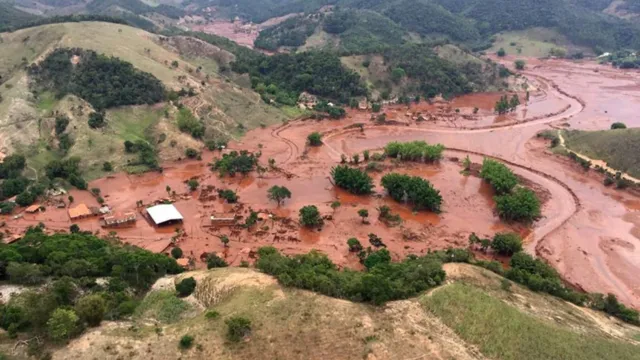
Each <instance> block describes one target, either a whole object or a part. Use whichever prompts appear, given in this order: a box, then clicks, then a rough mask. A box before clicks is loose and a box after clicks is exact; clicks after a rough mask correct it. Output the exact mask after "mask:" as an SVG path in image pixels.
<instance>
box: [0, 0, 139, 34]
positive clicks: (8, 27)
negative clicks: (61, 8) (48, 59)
mask: <svg viewBox="0 0 640 360" xmlns="http://www.w3.org/2000/svg"><path fill="white" fill-rule="evenodd" d="M2 6H3V4H1V3H0V7H2ZM0 10H2V9H1V8H0ZM2 16H3V14H2V13H0V18H1V17H2ZM81 21H103V22H110V23H114V24H126V25H131V26H136V24H134V23H130V22H128V21H127V20H125V19H123V18H120V17H113V16H107V15H66V16H53V17H47V18H39V17H30V18H28V19H26V20H24V21H14V22H8V23H7V22H4V21H2V20H1V19H0V32H2V31H16V30H20V29H26V28H30V27H34V26H41V25H47V24H61V23H67V22H81Z"/></svg>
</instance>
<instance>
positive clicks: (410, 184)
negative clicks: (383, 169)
mask: <svg viewBox="0 0 640 360" xmlns="http://www.w3.org/2000/svg"><path fill="white" fill-rule="evenodd" d="M381 184H382V186H383V187H384V188H385V189H386V190H387V193H388V194H389V196H391V198H393V199H394V200H395V201H398V202H404V203H407V204H410V205H411V206H413V209H414V210H429V211H433V212H440V206H441V205H442V196H441V195H440V191H438V190H436V189H435V188H434V187H433V185H431V183H430V182H429V181H427V180H425V179H423V178H421V177H418V176H409V175H404V174H396V173H391V174H387V175H385V176H383V177H382V181H381Z"/></svg>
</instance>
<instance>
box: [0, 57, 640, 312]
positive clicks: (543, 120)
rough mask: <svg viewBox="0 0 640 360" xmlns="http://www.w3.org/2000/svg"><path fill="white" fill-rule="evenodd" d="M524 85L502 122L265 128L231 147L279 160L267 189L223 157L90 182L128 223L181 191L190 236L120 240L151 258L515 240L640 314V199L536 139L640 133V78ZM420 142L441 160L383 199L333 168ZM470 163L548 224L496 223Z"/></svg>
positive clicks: (568, 68) (548, 75)
mask: <svg viewBox="0 0 640 360" xmlns="http://www.w3.org/2000/svg"><path fill="white" fill-rule="evenodd" d="M512 60H513V59H506V60H505V61H507V62H509V63H511V62H512ZM523 75H524V76H526V78H527V84H528V86H529V93H530V100H529V102H527V103H526V104H524V102H525V101H524V92H522V93H520V94H519V95H520V97H521V99H522V102H523V105H521V106H520V107H519V108H518V109H517V111H516V112H515V113H513V114H509V115H506V116H495V115H494V114H493V113H492V108H493V105H494V104H495V101H496V100H497V99H498V98H499V97H500V95H501V94H475V95H467V96H464V97H460V98H457V99H454V100H453V101H451V102H434V103H431V104H430V103H427V102H422V103H420V104H412V105H411V106H410V107H407V106H404V105H402V106H401V105H391V106H387V107H386V108H385V109H384V111H385V113H386V114H387V120H392V121H390V122H389V123H386V124H379V125H378V124H375V122H374V121H372V120H371V116H372V114H371V113H370V112H368V111H358V110H350V111H349V112H348V116H347V117H346V118H345V119H342V120H337V121H334V120H323V121H316V120H306V121H294V122H290V123H289V124H283V125H281V126H277V127H270V128H265V129H256V130H253V131H250V132H249V133H248V134H246V136H244V137H243V138H242V140H241V142H237V143H232V144H230V148H232V149H238V150H240V149H245V150H250V151H261V152H262V157H261V158H260V160H261V163H262V164H263V165H264V166H266V164H267V159H269V158H273V159H275V161H276V165H277V167H278V168H279V170H271V171H268V172H267V173H266V174H264V176H263V177H259V176H258V175H257V174H251V175H249V176H247V177H244V178H243V177H241V176H236V177H235V178H220V177H218V175H217V174H216V173H214V172H212V171H211V170H210V169H209V167H208V165H207V163H209V162H210V161H212V159H214V158H215V157H219V156H220V153H218V152H208V151H205V152H204V154H203V160H202V161H196V160H188V161H182V162H178V163H171V164H164V168H165V170H164V172H163V173H161V174H160V173H154V174H146V175H143V176H127V175H125V174H117V175H115V176H114V177H111V178H105V179H99V180H96V181H94V182H93V183H91V184H90V188H91V187H98V188H100V189H101V191H102V195H103V197H104V198H105V200H106V203H107V204H109V205H110V206H111V207H112V208H113V209H114V210H115V211H116V212H126V211H135V210H136V203H137V202H138V201H139V200H141V201H143V203H144V204H150V203H152V202H154V201H159V200H161V199H163V198H167V197H168V193H167V190H166V188H167V186H169V187H170V188H171V189H172V191H175V192H176V193H177V195H176V196H174V197H173V200H175V205H176V207H177V208H178V210H179V211H180V212H181V213H182V214H183V215H184V217H185V221H184V224H183V225H181V226H177V227H178V228H180V229H182V231H181V233H179V234H178V233H177V232H176V231H175V229H176V226H170V227H166V228H155V227H153V226H151V225H150V224H149V223H147V221H146V220H145V219H144V218H142V217H139V219H138V221H137V223H136V225H135V226H134V227H131V228H126V229H119V230H114V231H115V232H116V234H117V235H118V236H119V237H120V238H122V239H123V240H124V241H127V242H131V243H135V244H137V245H140V246H145V247H148V248H150V249H157V248H161V247H162V246H164V245H168V244H169V243H170V240H171V238H174V240H175V241H176V244H177V245H178V246H180V247H181V248H182V249H183V250H185V254H187V255H189V256H193V257H195V258H199V256H200V254H201V253H203V252H212V251H213V252H218V253H221V254H222V255H223V256H225V257H226V258H227V261H229V262H230V263H232V264H234V265H238V264H239V263H240V261H241V260H250V254H251V251H252V250H255V249H257V248H258V247H259V246H264V245H273V246H276V247H278V248H279V249H281V250H283V251H284V252H285V253H289V254H293V253H303V252H307V251H309V250H311V249H318V250H321V251H323V252H325V253H327V254H328V255H329V256H330V257H331V259H332V260H334V261H335V262H337V263H338V264H340V265H343V266H350V267H354V268H357V267H358V263H357V259H356V258H355V257H354V256H353V255H351V254H349V252H348V249H347V246H346V240H347V239H348V238H350V237H357V238H358V239H359V240H360V241H361V242H362V243H363V244H365V246H366V245H368V241H367V235H368V234H369V233H375V234H377V235H378V236H380V237H381V238H382V239H383V241H384V242H385V243H386V244H387V245H388V247H389V249H390V251H391V252H392V253H393V256H394V257H395V258H396V259H400V258H402V257H403V256H405V255H407V254H409V253H414V254H419V253H424V252H426V251H428V250H429V249H433V250H435V249H443V248H447V247H449V246H465V245H466V243H467V237H468V235H469V233H471V232H476V233H478V234H481V235H486V236H490V235H492V234H493V233H495V232H498V231H518V232H520V233H522V234H523V235H525V236H526V241H527V245H526V246H527V250H528V251H529V252H531V253H535V254H537V255H539V256H542V257H543V258H544V259H546V260H548V261H549V262H550V263H551V264H552V265H553V266H554V267H555V268H556V269H558V271H559V272H560V273H561V274H562V276H563V277H564V278H565V279H566V280H568V281H569V282H571V283H572V284H574V285H576V286H578V287H580V288H583V289H585V290H587V291H597V292H603V293H607V292H612V293H614V294H616V295H617V296H618V298H619V299H621V301H623V302H625V303H627V304H629V305H633V306H635V307H640V279H638V278H637V277H635V276H634V274H635V273H636V272H637V269H638V268H639V267H640V249H638V246H639V245H640V243H639V240H640V211H639V210H640V201H639V200H638V199H637V198H635V197H634V196H633V195H632V194H630V193H628V192H620V191H616V190H613V189H606V188H605V187H604V186H603V185H602V184H601V181H600V180H599V179H598V178H597V177H596V176H592V175H590V174H585V173H584V172H583V170H581V169H580V168H579V167H578V166H576V165H575V164H572V163H570V162H569V161H567V160H566V159H564V158H561V157H558V156H556V155H552V154H551V153H550V152H549V151H548V150H547V149H546V144H545V143H544V142H543V141H541V140H539V139H535V134H536V133H538V132H539V131H541V130H545V129H548V128H549V125H550V124H554V125H556V126H570V127H571V128H579V129H588V130H595V129H607V128H609V126H610V124H611V123H612V122H615V121H621V122H624V123H626V124H627V125H628V126H638V125H640V120H639V119H638V118H636V117H635V116H634V115H635V114H637V113H638V110H639V109H640V102H639V100H638V97H639V96H640V92H639V91H640V85H638V79H639V78H640V75H639V74H638V73H637V72H631V71H620V70H615V69H612V68H610V67H608V66H604V65H596V64H593V63H587V62H584V63H576V62H569V61H561V60H548V61H539V60H530V61H528V66H527V70H525V71H524V73H523ZM476 107H477V108H478V111H477V112H476V113H475V114H474V111H473V109H474V108H476ZM456 109H458V111H456ZM356 123H362V124H364V130H363V131H361V130H360V129H359V128H358V127H355V126H353V125H354V124H356ZM313 131H319V132H322V133H324V134H325V135H324V138H323V139H324V145H323V146H321V147H318V148H308V147H307V146H306V145H305V142H306V137H307V135H308V134H309V133H311V132H313ZM411 140H425V141H427V142H430V143H442V144H444V145H445V146H446V147H447V151H446V152H445V159H444V160H442V161H441V162H440V163H439V164H432V165H426V164H394V163H393V162H391V161H387V162H385V163H384V164H383V168H384V170H383V171H382V172H380V173H374V177H375V181H376V185H377V187H376V194H375V195H373V196H368V197H357V196H353V195H350V194H347V193H345V192H343V191H340V190H337V189H335V188H334V187H333V185H332V184H331V182H330V180H329V172H330V169H331V167H332V166H335V165H336V164H338V163H339V161H340V156H341V155H342V154H345V155H352V154H355V153H362V151H364V150H372V151H375V150H376V149H380V148H381V147H383V146H384V145H385V144H386V143H388V142H390V141H411ZM466 155H470V157H471V159H472V160H473V161H474V162H476V163H479V162H481V161H482V157H484V156H492V157H495V158H497V159H500V160H502V161H504V162H506V163H507V164H508V165H509V166H510V167H511V168H512V169H513V170H514V172H515V173H516V174H518V175H519V176H521V177H522V178H523V179H526V182H527V184H528V185H531V186H532V187H533V188H534V189H535V190H536V191H537V192H538V193H539V194H540V195H541V196H542V198H543V199H545V202H544V206H543V211H542V213H543V217H542V218H541V219H540V220H538V221H537V222H536V223H534V224H533V226H532V228H530V229H526V228H524V227H522V226H514V225H511V224H505V223H503V222H501V221H500V220H499V219H498V218H497V216H496V215H495V214H494V211H493V208H494V204H493V200H492V197H493V194H492V190H491V189H490V188H489V187H488V186H487V185H486V184H484V183H482V182H481V181H480V180H479V179H478V178H477V177H475V176H473V175H472V176H464V175H463V174H461V172H460V171H461V170H462V168H461V166H460V164H459V161H457V159H461V158H463V157H464V156H466ZM363 166H364V165H363ZM389 171H397V172H402V173H409V174H412V175H418V176H422V177H425V178H427V179H429V180H430V181H431V182H432V183H433V184H434V186H435V187H436V188H438V189H439V190H440V191H441V193H442V195H443V198H444V204H443V212H442V213H440V214H433V213H413V212H411V210H410V209H409V208H408V207H405V206H404V205H402V204H397V203H395V202H393V201H392V200H390V199H388V198H386V197H385V196H384V193H383V191H382V189H381V188H380V186H379V178H380V177H381V176H382V175H383V174H384V173H386V172H389ZM192 177H196V178H198V180H199V182H200V190H198V191H195V192H189V191H188V189H187V186H186V184H185V181H187V180H188V179H190V178H192ZM273 185H284V186H286V187H288V188H289V189H290V190H291V192H292V193H293V197H292V199H290V200H287V201H285V203H284V204H283V205H282V206H280V207H278V206H277V205H276V204H275V203H274V202H269V201H268V199H267V195H266V193H267V189H268V188H269V187H271V186H273ZM218 188H230V189H233V190H236V191H237V192H238V194H239V196H240V204H238V205H229V204H224V203H223V202H222V201H221V200H219V199H216V196H215V194H216V192H215V190H211V189H218ZM208 189H209V190H208ZM73 196H74V197H75V199H76V201H75V202H76V203H79V202H85V203H86V204H88V205H97V202H96V200H95V198H94V197H93V196H91V195H90V194H89V193H88V192H79V191H73ZM334 201H340V203H341V206H340V207H339V208H337V209H332V208H331V207H330V204H331V203H332V202H334ZM305 205H316V206H318V208H319V209H320V211H321V213H322V214H323V215H325V216H326V217H327V219H326V221H325V226H323V227H322V229H321V230H313V231H311V230H304V229H300V227H299V225H298V223H297V220H298V210H299V209H300V208H301V207H303V206H305ZM381 205H389V206H391V207H392V209H393V212H394V213H397V214H399V215H400V216H401V217H402V219H403V223H402V225H399V226H389V225H387V224H384V223H382V222H381V221H379V220H377V211H376V208H377V207H379V206H381ZM250 208H252V209H253V210H256V211H261V212H262V213H263V218H264V220H262V221H260V222H259V223H258V225H257V226H255V227H254V228H253V229H252V230H251V231H248V230H246V229H233V230H232V229H228V228H225V229H214V228H211V227H209V226H208V225H209V220H208V219H209V216H210V214H211V213H213V212H222V211H225V212H231V211H232V212H236V214H238V215H241V216H247V215H248V213H249V209H250ZM361 208H365V209H367V210H369V214H370V216H369V219H368V223H366V224H364V223H362V221H361V219H360V217H359V216H358V214H357V210H358V209H361ZM269 213H270V214H272V217H269V216H268V214H269ZM5 221H6V222H7V225H6V229H7V230H8V231H9V232H10V233H17V232H19V231H20V230H22V229H24V228H25V227H26V226H29V225H35V224H37V223H38V222H41V221H42V222H44V223H45V224H46V225H47V228H49V229H53V230H66V229H68V227H69V226H70V225H71V221H69V219H68V215H67V212H66V209H55V208H53V207H48V208H47V210H46V212H44V213H40V214H33V215H29V214H25V215H24V217H23V218H21V219H12V218H6V219H5ZM78 224H79V225H80V226H81V227H82V228H83V229H85V230H91V231H94V232H95V231H99V232H100V233H101V234H103V235H104V234H107V233H108V232H109V231H110V230H107V229H101V228H100V227H99V223H98V220H97V219H96V218H90V219H86V220H82V221H79V222H78ZM221 235H229V237H230V240H231V241H230V244H229V247H228V248H224V247H223V246H222V244H221V242H220V239H219V237H220V236H221ZM198 266H203V264H202V263H198Z"/></svg>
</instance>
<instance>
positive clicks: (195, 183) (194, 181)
mask: <svg viewBox="0 0 640 360" xmlns="http://www.w3.org/2000/svg"><path fill="white" fill-rule="evenodd" d="M187 186H189V189H190V190H191V191H196V189H198V186H200V183H199V182H198V180H197V179H189V181H187Z"/></svg>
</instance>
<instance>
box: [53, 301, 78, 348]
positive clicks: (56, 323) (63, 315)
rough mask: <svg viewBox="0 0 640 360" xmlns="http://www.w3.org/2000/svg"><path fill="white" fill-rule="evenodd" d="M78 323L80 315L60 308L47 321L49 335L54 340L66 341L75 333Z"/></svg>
mask: <svg viewBox="0 0 640 360" xmlns="http://www.w3.org/2000/svg"><path fill="white" fill-rule="evenodd" d="M77 323H78V315H76V313H75V312H74V311H73V310H65V309H61V308H58V309H56V310H55V311H54V312H53V314H51V318H49V321H47V330H48V334H49V336H50V337H51V338H52V339H53V340H56V341H60V340H66V339H68V338H70V337H71V335H73V334H74V333H75V331H76V329H77Z"/></svg>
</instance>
